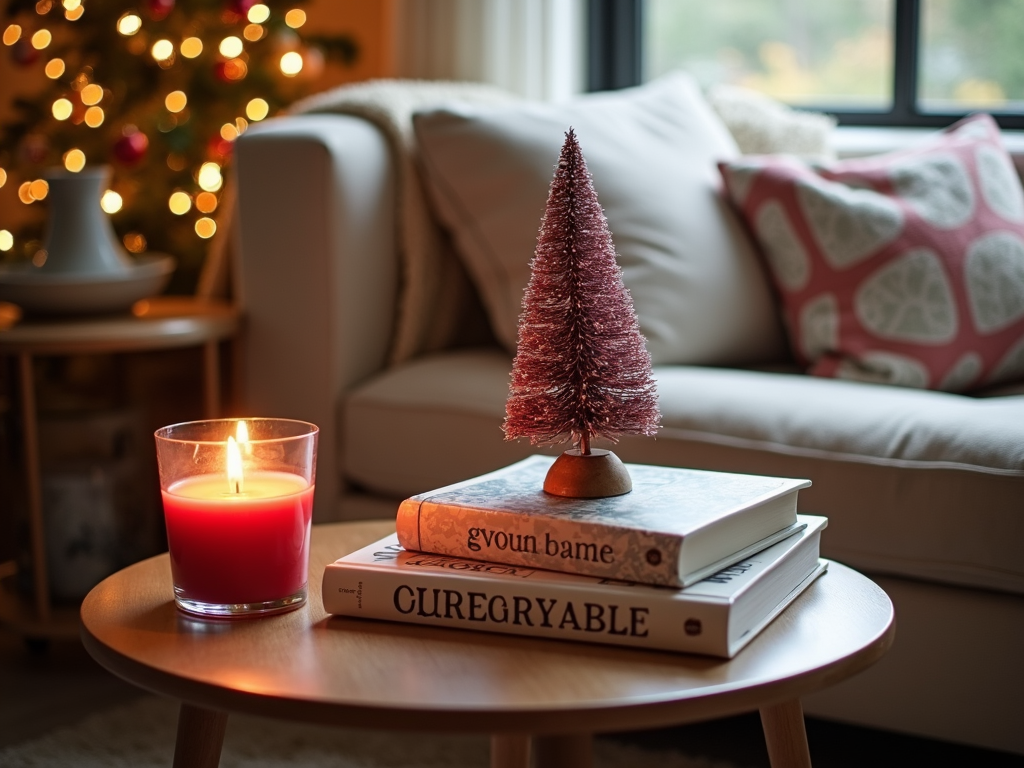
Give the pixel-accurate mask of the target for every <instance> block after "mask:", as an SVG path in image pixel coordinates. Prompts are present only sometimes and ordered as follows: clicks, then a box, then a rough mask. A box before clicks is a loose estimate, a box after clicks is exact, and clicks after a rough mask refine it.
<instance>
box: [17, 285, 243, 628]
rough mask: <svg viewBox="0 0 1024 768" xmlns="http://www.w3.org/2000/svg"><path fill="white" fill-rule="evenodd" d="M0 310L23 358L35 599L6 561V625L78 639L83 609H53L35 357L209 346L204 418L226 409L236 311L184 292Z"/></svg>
mask: <svg viewBox="0 0 1024 768" xmlns="http://www.w3.org/2000/svg"><path fill="white" fill-rule="evenodd" d="M10 307H11V305H6V309H7V310H8V311H7V312H4V313H0V320H4V319H6V322H0V355H11V356H13V357H17V359H18V381H19V390H20V394H21V414H22V422H23V424H24V426H23V430H22V431H23V443H22V448H23V450H24V460H25V480H26V485H27V489H28V503H29V519H30V536H31V550H32V567H33V592H34V599H33V601H32V603H31V604H29V603H27V602H26V601H25V600H24V599H22V598H21V597H20V596H18V595H17V594H16V593H15V591H14V589H13V575H14V568H13V564H2V565H0V579H2V581H0V624H4V625H7V626H9V627H12V628H14V629H15V630H17V631H19V632H20V633H21V634H23V635H24V636H26V637H30V638H39V639H45V638H50V637H74V636H76V635H77V633H78V616H77V610H55V609H54V608H53V606H52V605H51V604H50V597H49V580H48V573H47V566H46V538H45V530H44V523H43V505H42V485H41V481H40V466H39V437H38V435H39V433H38V424H37V414H36V402H35V381H34V376H33V360H34V358H35V357H37V356H44V355H80V354H105V353H123V352H148V351H153V350H160V349H176V348H182V347H202V348H203V403H204V411H205V416H206V417H207V418H215V417H216V416H218V415H219V413H220V351H219V347H220V342H222V341H224V340H228V339H232V338H233V337H234V336H235V334H236V333H237V332H238V329H239V325H240V319H239V314H238V310H237V309H236V308H235V307H233V306H232V305H230V304H227V303H225V302H216V301H200V300H195V299H189V298H184V297H161V298H155V299H150V300H146V301H140V302H138V303H137V304H136V305H135V307H134V308H133V310H132V313H131V314H125V315H123V316H113V317H111V316H103V317H96V318H74V319H65V318H60V319H46V320H27V321H20V320H18V319H17V315H16V314H12V313H11V312H10Z"/></svg>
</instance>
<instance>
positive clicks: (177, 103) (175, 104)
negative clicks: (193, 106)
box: [164, 91, 188, 112]
mask: <svg viewBox="0 0 1024 768" xmlns="http://www.w3.org/2000/svg"><path fill="white" fill-rule="evenodd" d="M186 104H188V96H186V95H185V92H184V91H171V92H170V93H168V94H167V98H165V99H164V106H165V107H167V111H168V112H181V110H183V109H184V108H185V105H186Z"/></svg>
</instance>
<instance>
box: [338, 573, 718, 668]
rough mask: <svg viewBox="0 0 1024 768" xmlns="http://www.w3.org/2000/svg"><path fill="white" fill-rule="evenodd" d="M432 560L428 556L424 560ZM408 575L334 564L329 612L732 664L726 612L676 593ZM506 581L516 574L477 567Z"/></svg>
mask: <svg viewBox="0 0 1024 768" xmlns="http://www.w3.org/2000/svg"><path fill="white" fill-rule="evenodd" d="M421 557H423V558H429V557H430V556H429V555H422V556H421ZM422 565H424V566H426V567H425V568H424V570H423V571H419V570H417V569H416V568H415V567H409V568H405V567H403V568H401V569H396V568H375V567H373V566H359V565H354V564H345V563H334V564H331V565H328V566H327V568H326V569H325V571H324V578H323V600H324V609H325V610H326V611H327V612H328V613H332V614H337V615H342V616H355V617H360V618H369V619H384V620H387V621H398V622H405V623H411V624H426V625H431V626H438V627H458V628H462V629H474V630H478V631H485V632H488V631H489V632H500V633H504V634H512V635H527V636H534V637H547V638H557V639H562V640H571V641H577V642H587V643H604V644H612V645H622V646H631V647H636V648H650V649H657V650H667V651H682V652H688V653H701V654H708V655H712V656H723V657H728V655H729V649H728V606H727V605H726V604H725V603H724V602H715V601H709V600H694V601H681V600H678V599H674V597H675V596H676V594H677V593H676V592H675V591H674V590H664V592H665V595H664V596H661V595H658V594H657V593H658V592H659V591H660V590H656V589H655V590H651V589H645V588H639V589H638V590H637V594H636V595H629V594H624V592H625V591H627V590H609V589H607V588H606V587H604V586H602V585H600V583H599V582H598V585H597V586H596V587H595V586H591V587H590V588H589V589H587V588H580V587H579V586H570V585H566V584H553V583H550V582H546V583H538V582H531V581H529V580H527V579H525V578H524V579H523V580H521V581H520V580H517V579H515V578H501V579H494V578H493V576H492V577H491V578H474V577H473V576H471V575H466V572H465V571H462V572H460V573H459V574H458V575H453V574H451V573H444V572H437V571H432V570H430V568H429V566H430V565H431V564H430V563H429V562H423V563H422ZM478 565H479V567H480V568H481V569H482V570H486V572H487V573H492V574H493V573H494V569H495V568H496V567H497V568H501V569H502V576H503V577H510V576H514V575H515V571H516V569H515V568H510V567H507V566H500V565H499V566H495V564H492V563H479V564H478Z"/></svg>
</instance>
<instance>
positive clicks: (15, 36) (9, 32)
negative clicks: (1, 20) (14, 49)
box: [4, 24, 21, 45]
mask: <svg viewBox="0 0 1024 768" xmlns="http://www.w3.org/2000/svg"><path fill="white" fill-rule="evenodd" d="M20 39H21V27H20V26H18V25H17V24H11V25H10V26H8V27H7V29H5V30H4V45H14V44H15V43H16V42H18V41H19V40H20Z"/></svg>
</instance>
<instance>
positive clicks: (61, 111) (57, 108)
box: [53, 98, 75, 120]
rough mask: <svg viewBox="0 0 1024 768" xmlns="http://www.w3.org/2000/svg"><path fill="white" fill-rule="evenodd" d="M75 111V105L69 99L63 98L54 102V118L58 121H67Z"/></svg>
mask: <svg viewBox="0 0 1024 768" xmlns="http://www.w3.org/2000/svg"><path fill="white" fill-rule="evenodd" d="M74 109H75V107H74V105H73V104H72V103H71V102H70V101H69V100H68V99H63V98H62V99H57V100H56V101H55V102H53V116H54V117H56V118H57V119H58V120H67V119H68V118H69V117H71V113H72V112H73V111H74Z"/></svg>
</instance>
